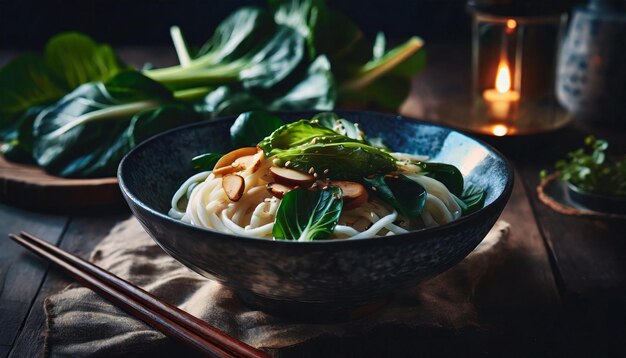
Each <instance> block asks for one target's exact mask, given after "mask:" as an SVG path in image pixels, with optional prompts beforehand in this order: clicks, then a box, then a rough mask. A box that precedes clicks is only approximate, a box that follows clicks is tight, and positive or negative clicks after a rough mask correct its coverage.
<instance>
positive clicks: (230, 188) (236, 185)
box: [222, 174, 246, 201]
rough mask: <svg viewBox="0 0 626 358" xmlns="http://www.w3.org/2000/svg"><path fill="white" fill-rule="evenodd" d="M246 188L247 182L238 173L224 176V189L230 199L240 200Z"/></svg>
mask: <svg viewBox="0 0 626 358" xmlns="http://www.w3.org/2000/svg"><path fill="white" fill-rule="evenodd" d="M245 188H246V182H245V181H244V180H243V178H242V177H241V176H239V175H237V174H227V175H224V177H223V178H222V189H224V192H225V193H226V196H227V197H228V199H230V200H232V201H238V200H239V199H241V196H242V195H243V191H244V189H245Z"/></svg>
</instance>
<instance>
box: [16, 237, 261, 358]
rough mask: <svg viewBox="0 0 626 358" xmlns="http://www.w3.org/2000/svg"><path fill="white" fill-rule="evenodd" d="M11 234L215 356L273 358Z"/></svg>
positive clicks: (67, 256)
mask: <svg viewBox="0 0 626 358" xmlns="http://www.w3.org/2000/svg"><path fill="white" fill-rule="evenodd" d="M9 237H10V238H11V239H13V240H15V241H16V242H18V243H19V244H21V245H22V246H24V247H26V248H28V249H29V250H31V251H33V252H35V253H36V254H38V255H39V256H42V257H43V258H46V259H48V260H49V261H51V262H52V263H54V264H55V265H56V266H58V267H60V268H62V269H63V270H65V271H66V272H68V273H69V274H70V275H71V276H73V277H74V278H75V279H76V280H77V281H79V282H81V283H83V284H84V285H85V286H87V287H89V288H92V289H93V290H94V291H96V292H97V293H99V294H100V295H101V296H103V297H104V298H106V299H108V300H110V301H112V302H113V303H115V304H117V305H119V306H120V307H121V308H123V309H124V310H126V311H127V312H129V313H131V314H132V315H134V316H136V317H137V318H139V319H141V320H143V321H144V322H146V323H147V324H149V325H150V326H152V327H154V328H155V329H157V330H159V331H161V332H163V333H164V334H166V335H168V336H170V337H172V338H174V339H176V340H178V341H180V342H182V343H184V344H186V345H187V346H190V347H192V348H195V349H197V350H199V351H200V352H202V353H204V354H205V355H209V356H215V357H233V356H235V357H269V356H268V355H267V354H265V353H264V352H262V351H260V350H257V349H255V348H253V347H250V346H248V345H247V344H245V343H243V342H241V341H239V340H237V339H235V338H232V337H230V336H228V335H226V334H225V333H223V332H221V331H219V330H218V329H217V328H215V327H212V326H210V325H209V324H207V323H206V322H204V321H202V320H200V319H198V318H196V317H194V316H192V315H190V314H188V313H187V312H185V311H182V310H180V309H178V308H177V307H175V306H172V305H170V304H168V303H166V302H163V301H161V300H160V299H158V298H157V297H155V296H153V295H152V294H150V293H148V292H146V291H144V290H142V289H141V288H139V287H137V286H135V285H133V284H132V283H130V282H128V281H126V280H124V279H122V278H120V277H118V276H115V275H114V274H112V273H110V272H108V271H106V270H104V269H102V268H100V267H98V266H96V265H94V264H92V263H90V262H89V261H86V260H83V259H81V258H80V257H77V256H74V255H72V254H70V253H68V252H66V251H64V250H62V249H60V248H58V247H56V246H54V245H52V244H50V243H48V242H46V241H44V240H41V239H39V238H37V237H35V236H33V235H31V234H28V233H25V232H22V233H21V236H17V235H15V234H10V235H9Z"/></svg>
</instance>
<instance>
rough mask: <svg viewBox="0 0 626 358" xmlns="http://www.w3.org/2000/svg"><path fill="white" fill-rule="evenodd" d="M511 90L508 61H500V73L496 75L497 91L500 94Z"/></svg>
mask: <svg viewBox="0 0 626 358" xmlns="http://www.w3.org/2000/svg"><path fill="white" fill-rule="evenodd" d="M510 89H511V71H510V70H509V65H508V64H507V63H506V60H504V59H502V60H500V64H499V65H498V72H497V74H496V90H497V91H498V92H499V93H506V92H508V91H509V90H510Z"/></svg>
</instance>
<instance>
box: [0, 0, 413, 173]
mask: <svg viewBox="0 0 626 358" xmlns="http://www.w3.org/2000/svg"><path fill="white" fill-rule="evenodd" d="M173 34H174V35H173V38H174V42H175V45H176V50H177V53H178V57H179V59H180V62H181V64H180V65H178V66H173V67H168V68H157V69H151V70H144V71H139V70H136V69H133V68H131V67H130V66H128V65H125V64H124V63H123V62H122V61H121V60H120V59H119V58H118V57H117V56H116V54H115V53H114V52H113V50H112V49H111V47H109V46H108V45H104V44H98V43H96V42H95V41H94V40H92V39H91V38H89V37H88V36H86V35H82V34H79V33H73V32H72V33H63V34H60V35H57V36H55V37H53V38H52V39H51V40H50V41H49V42H48V44H47V45H46V48H45V51H44V54H43V56H38V55H34V54H26V55H23V56H21V57H18V58H16V59H15V60H13V61H12V62H10V63H9V64H7V65H6V66H5V67H4V68H2V69H1V70H0V135H2V139H3V141H4V143H5V144H4V145H3V148H2V151H3V153H4V155H5V157H6V158H8V159H10V160H14V161H21V162H33V161H34V162H36V163H37V164H38V165H40V166H41V167H43V168H44V169H45V170H46V171H48V172H50V173H52V174H55V175H59V176H64V177H101V176H112V175H114V174H115V171H116V168H117V164H118V162H119V160H120V159H121V157H122V156H123V155H124V154H125V153H126V152H127V151H128V150H129V149H130V148H132V147H133V146H134V145H135V144H136V143H138V142H140V141H141V140H143V139H145V138H147V137H149V136H151V135H153V134H156V133H158V132H161V131H163V130H166V129H169V128H173V127H176V126H179V125H182V124H186V123H190V122H194V121H198V120H203V119H210V118H214V117H217V116H223V115H232V114H237V113H241V112H244V111H248V110H255V109H269V110H297V109H319V110H328V109H332V108H334V107H335V105H336V104H337V103H340V104H347V103H349V104H357V105H359V104H360V105H363V104H375V105H377V106H379V107H381V108H386V109H392V110H393V109H396V108H397V107H398V106H399V105H400V104H401V102H402V101H403V100H404V99H405V98H406V95H407V94H408V90H409V84H410V82H409V81H410V77H411V76H412V75H414V74H415V73H417V72H418V71H419V70H420V69H421V68H422V67H423V65H424V60H425V55H424V52H423V51H421V50H420V49H421V47H422V45H423V43H422V41H421V40H420V39H419V38H417V37H412V38H410V39H409V40H408V41H406V42H405V43H403V44H400V45H399V46H397V47H395V48H391V49H388V48H387V45H386V41H385V37H384V35H383V34H379V35H378V36H377V38H376V40H375V42H374V43H370V42H369V41H368V40H367V39H366V38H365V37H364V36H363V33H362V32H361V31H360V30H359V28H358V27H357V26H356V25H355V24H354V23H353V22H352V21H350V20H349V19H348V18H347V17H346V16H345V15H343V14H341V13H339V12H336V11H334V10H332V9H330V8H328V7H327V6H326V4H325V2H324V1H323V0H284V1H279V0H270V1H269V8H268V9H262V8H257V7H244V8H241V9H239V10H237V11H236V12H235V13H233V14H232V15H230V16H229V17H227V18H226V19H225V20H224V21H223V22H222V23H221V24H220V25H219V26H218V27H217V28H216V29H215V32H214V34H213V36H212V37H211V38H210V39H209V40H208V41H207V43H205V44H204V45H203V46H202V47H201V48H200V49H199V50H198V51H197V52H195V53H191V52H190V51H189V50H188V49H187V47H186V46H185V45H184V39H183V38H182V35H180V32H173ZM285 155H287V154H285ZM290 155H296V153H291V154H290ZM298 155H305V153H300V154H298Z"/></svg>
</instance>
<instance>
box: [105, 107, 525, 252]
mask: <svg viewBox="0 0 626 358" xmlns="http://www.w3.org/2000/svg"><path fill="white" fill-rule="evenodd" d="M269 112H270V113H273V114H276V115H277V116H279V117H280V116H281V115H293V114H298V113H301V114H302V115H303V116H306V115H308V114H316V113H320V112H335V113H337V114H339V115H350V114H358V115H372V116H381V117H384V118H386V119H388V120H396V121H402V122H414V123H418V124H420V125H427V126H431V127H439V128H443V129H446V130H448V131H450V132H454V133H457V134H459V135H461V136H463V137H466V138H468V139H470V140H473V141H475V142H477V143H479V144H480V145H482V146H483V147H485V148H487V149H488V150H489V151H491V152H492V153H494V154H495V155H496V156H497V157H499V158H500V159H502V161H503V162H504V164H505V167H506V173H507V177H508V180H507V182H506V185H505V187H504V189H503V190H502V193H501V194H500V195H499V196H498V197H496V198H495V199H494V201H493V202H491V203H489V204H487V205H485V206H483V207H482V208H481V209H479V210H477V211H475V212H473V213H470V214H468V215H465V216H461V217H460V218H458V219H456V220H454V221H452V222H449V223H447V224H444V225H439V226H436V227H431V228H423V229H419V230H413V231H409V232H407V233H403V234H396V235H392V236H391V237H393V238H394V241H396V240H401V239H403V238H410V239H411V240H416V239H419V238H424V237H427V236H429V235H430V234H431V233H432V234H436V233H437V232H440V231H445V230H448V229H450V228H453V227H455V226H459V225H463V223H465V222H468V221H471V220H473V219H474V218H476V217H478V216H482V215H483V214H484V213H486V212H488V211H490V210H493V208H495V207H497V206H499V205H501V204H503V207H504V205H506V202H507V201H508V199H509V197H510V196H511V193H512V191H513V185H514V181H515V174H514V171H513V166H512V165H511V162H510V161H509V159H508V158H507V157H506V156H504V155H503V154H502V153H501V152H500V151H499V150H497V149H495V148H494V147H492V146H491V145H489V144H488V143H486V142H485V141H483V140H481V139H478V138H475V137H472V136H471V135H468V134H466V133H463V132H461V131H460V130H457V129H454V128H451V127H448V126H445V125H441V124H438V123H433V122H429V121H426V120H422V119H416V118H412V117H407V116H403V115H400V114H394V113H381V112H373V111H355V110H341V109H334V110H330V111H322V110H320V111H315V110H304V111H269ZM237 116H238V115H233V116H224V117H218V118H215V119H212V120H208V121H200V122H196V123H191V124H186V125H182V126H179V127H176V128H172V129H169V130H167V131H164V132H161V133H158V134H156V135H154V136H152V137H150V138H148V139H146V140H144V141H143V142H141V143H140V144H139V145H137V146H135V147H134V148H132V149H131V150H130V151H129V152H128V153H126V155H124V157H123V158H122V160H121V161H120V164H119V166H118V169H117V178H118V182H119V186H120V189H121V191H122V193H123V194H124V196H125V197H126V198H127V200H131V201H132V202H133V203H134V204H136V205H138V206H140V207H142V208H143V209H144V210H146V211H148V212H149V213H150V214H152V215H155V216H157V217H159V218H160V219H163V220H166V221H168V222H171V223H173V224H174V225H180V226H182V227H184V228H187V229H190V230H198V231H200V232H203V233H207V234H211V235H213V236H214V237H219V238H225V239H229V240H232V239H233V238H236V239H238V240H250V242H252V243H258V244H265V243H272V245H274V246H276V245H298V244H300V247H304V245H302V244H303V243H305V244H306V245H307V246H310V247H314V246H318V245H359V243H365V242H367V243H384V242H389V237H387V236H374V237H366V238H362V239H358V240H349V239H328V240H313V241H297V240H270V239H267V238H260V237H254V236H239V235H234V234H227V233H223V232H220V231H216V230H211V229H208V228H204V227H200V226H195V225H191V224H189V223H186V222H183V221H181V220H178V219H175V218H172V217H170V216H169V215H167V214H164V213H162V212H160V211H158V210H155V209H154V208H152V207H150V206H149V205H148V204H146V203H144V202H143V201H141V200H139V198H137V197H136V196H135V195H133V194H132V193H131V192H130V190H129V189H128V187H127V186H126V182H125V181H124V178H123V176H122V172H123V171H124V168H125V166H126V163H127V161H129V160H130V159H129V158H130V157H131V156H132V155H134V153H135V152H137V151H139V150H141V148H142V147H145V146H148V145H149V144H150V143H152V142H153V141H157V140H159V138H160V137H165V136H167V135H170V134H171V133H173V132H177V131H184V130H188V129H189V128H193V127H200V126H205V125H207V124H209V123H220V122H226V121H230V120H233V119H235V118H237ZM133 215H134V214H133Z"/></svg>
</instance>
